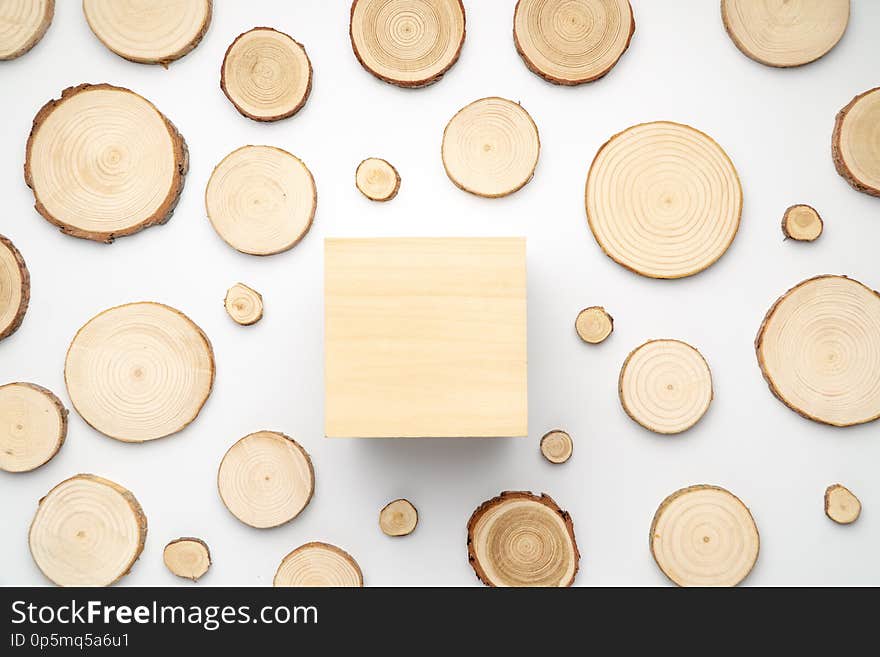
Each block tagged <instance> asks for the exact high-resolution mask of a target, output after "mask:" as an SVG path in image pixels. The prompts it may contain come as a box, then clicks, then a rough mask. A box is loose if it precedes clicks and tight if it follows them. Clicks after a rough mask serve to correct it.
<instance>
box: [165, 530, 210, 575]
mask: <svg viewBox="0 0 880 657" xmlns="http://www.w3.org/2000/svg"><path fill="white" fill-rule="evenodd" d="M162 559H163V560H164V561H165V566H166V567H167V568H168V570H170V571H171V572H172V573H173V574H175V575H177V576H178V577H183V578H185V579H191V580H192V581H194V582H195V581H196V580H198V579H199V578H200V577H201V576H202V575H204V574H205V573H207V572H208V569H209V568H210V567H211V551H210V550H209V549H208V544H207V543H205V542H204V541H203V540H202V539H200V538H192V537H188V536H186V537H183V538H177V539H175V540H173V541H171V542H170V543H168V545H166V546H165V551H164V552H163V553H162Z"/></svg>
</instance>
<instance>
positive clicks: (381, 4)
mask: <svg viewBox="0 0 880 657" xmlns="http://www.w3.org/2000/svg"><path fill="white" fill-rule="evenodd" d="M349 36H350V37H351V47H352V49H353V50H354V54H355V57H357V59H358V61H359V62H360V63H361V66H363V67H364V68H365V69H366V70H367V71H369V72H370V73H372V74H373V75H375V76H376V77H377V78H379V79H380V80H384V81H385V82H390V83H391V84H396V85H397V86H399V87H425V86H427V85H429V84H433V83H434V82H437V80H439V79H440V78H442V77H443V75H444V73H446V71H448V70H449V69H450V68H452V65H453V64H455V62H456V61H457V60H458V56H459V54H460V53H461V47H462V45H464V36H465V13H464V5H463V4H462V3H461V0H354V1H353V2H352V4H351V23H350V25H349Z"/></svg>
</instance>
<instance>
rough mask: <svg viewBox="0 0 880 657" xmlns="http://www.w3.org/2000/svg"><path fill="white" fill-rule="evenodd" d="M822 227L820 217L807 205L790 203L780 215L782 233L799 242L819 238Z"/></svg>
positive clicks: (823, 224) (823, 225) (823, 226)
mask: <svg viewBox="0 0 880 657" xmlns="http://www.w3.org/2000/svg"><path fill="white" fill-rule="evenodd" d="M824 228H825V223H824V222H823V221H822V217H820V216H819V213H818V212H816V210H815V209H814V208H811V207H810V206H809V205H792V206H791V207H790V208H788V209H787V210H786V211H785V214H784V215H783V216H782V234H783V235H785V236H786V237H787V238H789V239H793V240H797V241H799V242H812V241H814V240H817V239H819V236H820V235H821V234H822V231H823V230H824Z"/></svg>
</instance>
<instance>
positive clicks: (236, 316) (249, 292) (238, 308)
mask: <svg viewBox="0 0 880 657" xmlns="http://www.w3.org/2000/svg"><path fill="white" fill-rule="evenodd" d="M223 305H224V306H225V308H226V312H227V314H228V315H229V316H230V317H231V318H232V320H233V321H234V322H235V323H236V324H241V325H242V326H251V325H253V324H256V323H257V322H259V321H260V320H261V319H263V295H261V294H260V293H259V292H257V291H256V290H254V289H252V288H249V287H248V286H247V285H245V284H244V283H236V284H235V285H233V286H232V287H231V288H229V290H228V291H227V292H226V298H225V299H224V300H223Z"/></svg>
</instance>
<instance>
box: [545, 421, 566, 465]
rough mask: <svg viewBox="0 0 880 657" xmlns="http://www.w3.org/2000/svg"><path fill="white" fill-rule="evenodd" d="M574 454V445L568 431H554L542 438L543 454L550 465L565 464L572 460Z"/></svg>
mask: <svg viewBox="0 0 880 657" xmlns="http://www.w3.org/2000/svg"><path fill="white" fill-rule="evenodd" d="M572 452H574V443H573V442H572V440H571V436H570V435H568V432H567V431H563V430H562V429H553V431H548V432H547V433H545V434H544V436H543V437H542V438H541V454H543V455H544V458H545V459H547V460H548V461H550V463H554V464H556V465H559V464H561V463H565V462H566V461H567V460H568V459H570V458H571V455H572Z"/></svg>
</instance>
